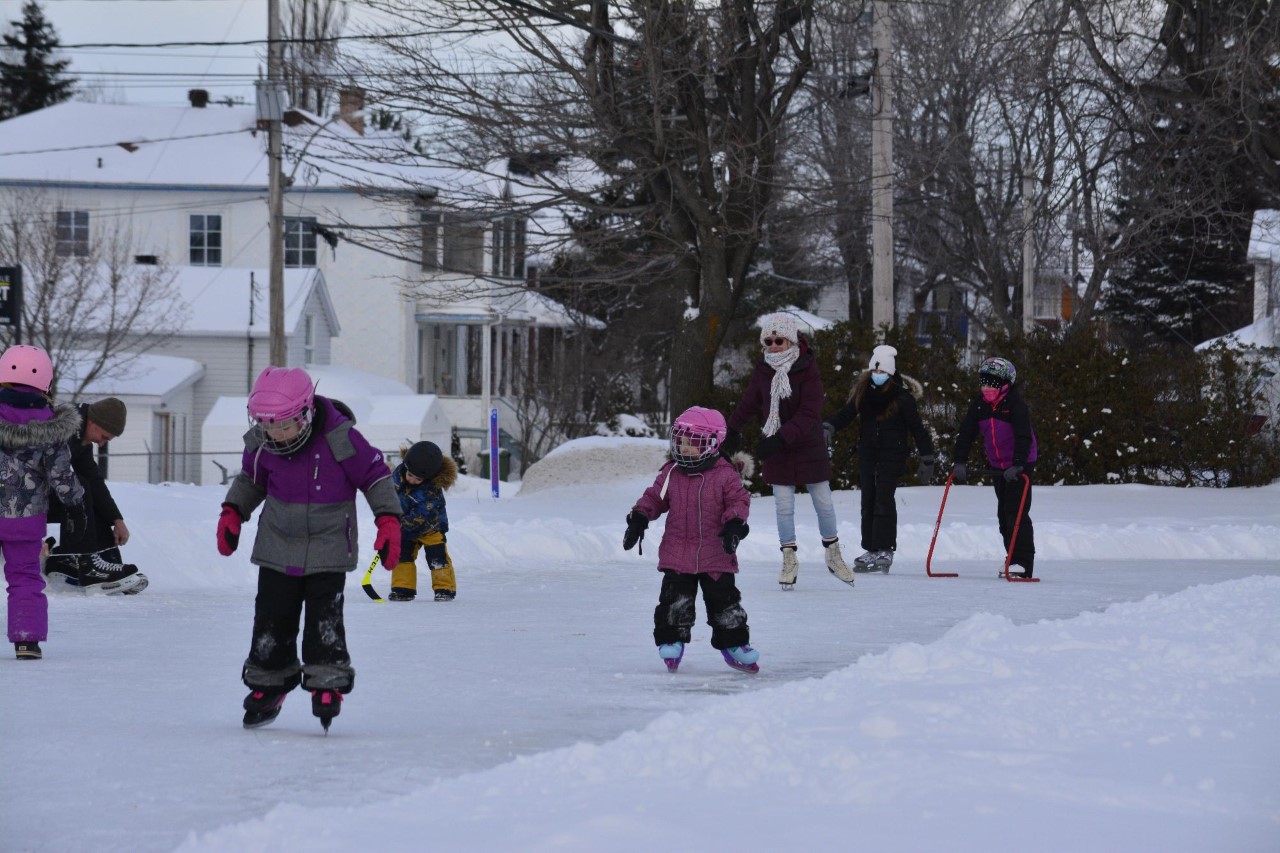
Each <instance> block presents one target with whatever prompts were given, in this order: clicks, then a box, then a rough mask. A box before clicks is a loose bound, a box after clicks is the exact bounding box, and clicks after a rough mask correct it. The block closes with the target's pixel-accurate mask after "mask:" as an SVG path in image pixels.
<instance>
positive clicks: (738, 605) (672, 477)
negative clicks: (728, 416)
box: [622, 406, 760, 672]
mask: <svg viewBox="0 0 1280 853" xmlns="http://www.w3.org/2000/svg"><path fill="white" fill-rule="evenodd" d="M727 432H728V427H727V426H726V425H725V420H724V416H723V415H721V414H720V413H719V412H717V411H714V410H712V409H704V408H702V407H701V406H694V407H692V408H690V409H688V410H687V411H686V412H685V413H684V414H682V415H680V417H678V418H676V420H675V423H673V424H672V425H671V455H672V460H673V461H670V462H667V463H666V464H665V465H663V466H662V468H661V470H659V471H658V477H657V479H656V480H654V481H653V485H652V486H650V487H649V488H647V489H645V492H644V494H643V495H641V496H640V500H638V501H636V504H635V506H634V507H632V509H631V513H630V514H629V515H628V516H627V532H626V535H625V536H624V537H623V539H622V547H623V549H625V550H628V551H630V550H631V549H632V548H634V547H635V546H636V544H637V543H639V541H640V540H641V539H643V538H644V531H645V528H647V527H648V526H649V522H650V521H653V520H654V519H656V518H658V517H659V516H661V515H662V514H663V513H664V512H665V513H668V515H667V527H666V531H665V532H664V533H663V535H662V544H660V545H659V546H658V570H659V571H661V572H662V591H661V592H660V593H659V595H658V607H657V609H655V610H654V612H653V640H654V642H655V643H656V644H657V646H658V654H659V655H660V656H661V657H662V659H663V661H664V662H665V663H666V665H667V669H668V670H670V671H671V672H675V671H676V670H677V669H678V668H679V666H680V660H681V658H683V657H684V647H685V644H686V643H688V642H689V638H690V629H691V628H692V627H693V622H694V617H695V615H696V614H695V611H694V601H695V599H696V598H697V594H698V589H699V587H701V589H702V600H703V603H704V604H705V605H706V608H707V624H709V625H710V626H711V645H712V647H713V648H716V649H719V650H720V652H721V654H723V655H724V661H725V663H727V664H728V665H729V666H731V667H733V668H734V669H737V670H740V671H742V672H759V671H760V666H759V664H758V661H759V660H760V653H759V652H757V651H756V650H755V649H753V648H751V646H750V645H748V643H749V642H750V639H751V634H750V629H749V628H748V627H747V612H746V611H745V610H743V609H742V594H741V593H740V592H739V591H738V588H737V585H736V584H735V583H734V580H733V576H734V575H735V574H737V572H738V558H737V556H736V555H735V552H736V551H737V549H738V542H739V541H741V540H742V539H743V538H744V537H745V536H746V535H747V533H748V530H749V528H748V527H747V515H748V513H749V511H750V509H751V495H750V494H748V493H747V490H746V489H745V488H744V487H743V485H742V480H741V478H740V475H739V471H738V469H737V467H735V466H734V464H733V463H732V462H729V461H728V460H727V459H725V458H723V457H722V456H721V455H720V445H721V443H722V442H723V441H724V437H725V435H726V433H727Z"/></svg>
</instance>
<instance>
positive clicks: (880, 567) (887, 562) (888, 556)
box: [872, 551, 893, 575]
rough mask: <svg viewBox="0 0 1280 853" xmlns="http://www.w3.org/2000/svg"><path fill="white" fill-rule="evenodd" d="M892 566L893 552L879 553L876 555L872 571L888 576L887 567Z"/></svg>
mask: <svg viewBox="0 0 1280 853" xmlns="http://www.w3.org/2000/svg"><path fill="white" fill-rule="evenodd" d="M892 565H893V552H892V551H880V552H878V553H877V554H876V561H875V565H874V566H873V567H872V570H873V571H877V572H884V573H885V574H886V575H887V574H889V567H890V566H892Z"/></svg>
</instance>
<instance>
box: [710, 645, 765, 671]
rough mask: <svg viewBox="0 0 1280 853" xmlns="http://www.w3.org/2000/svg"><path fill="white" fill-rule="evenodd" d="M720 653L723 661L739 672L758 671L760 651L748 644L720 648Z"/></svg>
mask: <svg viewBox="0 0 1280 853" xmlns="http://www.w3.org/2000/svg"><path fill="white" fill-rule="evenodd" d="M720 654H722V655H724V662H725V663H727V664H729V666H731V667H733V668H734V669H736V670H738V671H739V672H759V671H760V664H759V663H758V661H759V660H760V653H759V652H758V651H756V650H755V649H753V648H751V647H750V646H730V647H729V648H727V649H721V651H720Z"/></svg>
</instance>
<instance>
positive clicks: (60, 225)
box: [54, 210, 89, 258]
mask: <svg viewBox="0 0 1280 853" xmlns="http://www.w3.org/2000/svg"><path fill="white" fill-rule="evenodd" d="M54 251H55V252H56V253H57V255H58V257H60V258H87V257H89V211H87V210H59V211H58V218H57V245H56V247H55V249H54Z"/></svg>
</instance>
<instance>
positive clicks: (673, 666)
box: [663, 660, 680, 672]
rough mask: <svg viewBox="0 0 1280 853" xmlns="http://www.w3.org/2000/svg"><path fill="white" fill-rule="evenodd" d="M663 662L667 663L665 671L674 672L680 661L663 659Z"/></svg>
mask: <svg viewBox="0 0 1280 853" xmlns="http://www.w3.org/2000/svg"><path fill="white" fill-rule="evenodd" d="M663 663H665V664H666V665H667V672H676V671H677V670H679V669H680V661H678V660H664V661H663Z"/></svg>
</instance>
